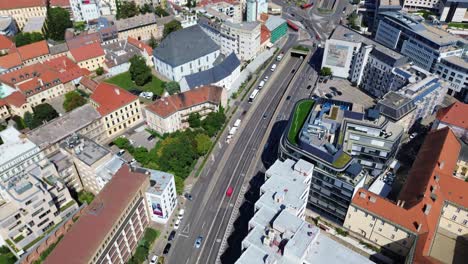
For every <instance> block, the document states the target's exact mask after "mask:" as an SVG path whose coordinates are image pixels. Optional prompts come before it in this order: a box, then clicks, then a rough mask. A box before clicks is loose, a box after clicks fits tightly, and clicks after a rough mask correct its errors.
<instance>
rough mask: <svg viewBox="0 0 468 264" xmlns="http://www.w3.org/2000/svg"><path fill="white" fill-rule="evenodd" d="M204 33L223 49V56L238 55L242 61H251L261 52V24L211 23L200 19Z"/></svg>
mask: <svg viewBox="0 0 468 264" xmlns="http://www.w3.org/2000/svg"><path fill="white" fill-rule="evenodd" d="M199 25H200V27H201V28H202V29H203V31H204V32H205V33H206V34H207V35H208V36H210V38H211V39H212V40H213V41H214V42H215V43H216V44H217V45H218V46H220V48H221V54H223V55H225V56H227V55H229V54H230V53H231V52H234V53H236V55H237V56H238V58H240V59H241V60H242V61H246V60H251V59H253V58H255V57H256V56H257V53H258V52H259V50H260V32H261V24H260V23H258V22H244V23H240V24H239V23H238V24H235V23H231V22H224V23H218V22H211V21H209V20H206V19H200V23H199Z"/></svg>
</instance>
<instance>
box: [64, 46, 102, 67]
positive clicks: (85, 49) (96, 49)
mask: <svg viewBox="0 0 468 264" xmlns="http://www.w3.org/2000/svg"><path fill="white" fill-rule="evenodd" d="M70 53H71V55H72V56H73V58H74V59H75V61H76V62H80V61H85V60H89V59H92V58H96V57H100V56H104V54H105V53H104V50H103V49H102V47H101V44H99V43H92V44H89V45H85V46H81V47H78V48H74V49H70Z"/></svg>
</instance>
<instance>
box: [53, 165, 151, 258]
mask: <svg viewBox="0 0 468 264" xmlns="http://www.w3.org/2000/svg"><path fill="white" fill-rule="evenodd" d="M148 186H149V178H148V176H147V175H145V174H143V173H138V172H134V171H131V169H130V168H129V167H128V166H127V165H125V166H123V167H122V168H121V169H120V170H119V171H118V172H117V173H116V175H115V176H114V177H113V178H112V180H111V181H110V182H109V183H108V184H107V185H106V186H105V187H104V188H103V189H102V191H101V192H100V193H99V194H98V195H97V196H96V197H95V199H94V200H93V202H92V203H91V204H90V205H89V206H88V207H87V209H85V210H86V211H85V212H84V213H83V214H82V215H81V216H80V218H78V220H77V221H76V223H75V224H74V225H73V226H72V227H71V229H70V230H69V231H68V233H67V234H66V235H64V237H63V239H62V240H61V241H60V242H59V243H58V244H57V246H56V247H55V250H53V251H52V253H51V254H50V255H49V256H48V257H47V259H46V260H45V263H47V264H55V263H57V264H58V263H67V262H80V263H91V262H95V263H120V264H123V263H126V262H127V261H128V260H129V259H130V257H131V256H132V254H133V253H134V251H135V249H136V247H137V245H138V241H139V240H140V239H141V238H142V237H143V234H144V231H145V228H146V227H147V226H148V224H149V213H148V206H147V204H146V199H145V191H146V190H147V188H148ZM97 226H98V227H99V228H96V227H97ZM83 240H85V241H86V243H83ZM78 244H79V245H80V247H77V246H76V245H78Z"/></svg>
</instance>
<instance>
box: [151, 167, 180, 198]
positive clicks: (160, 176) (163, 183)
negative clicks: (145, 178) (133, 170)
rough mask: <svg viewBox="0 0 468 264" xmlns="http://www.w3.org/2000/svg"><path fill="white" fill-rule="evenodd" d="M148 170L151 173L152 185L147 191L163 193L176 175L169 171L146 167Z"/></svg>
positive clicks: (156, 193)
mask: <svg viewBox="0 0 468 264" xmlns="http://www.w3.org/2000/svg"><path fill="white" fill-rule="evenodd" d="M146 171H148V172H149V173H150V186H149V187H148V190H147V191H146V192H147V193H151V194H154V195H162V194H163V192H164V190H166V188H167V187H168V186H169V184H171V182H172V181H173V179H174V175H172V174H170V173H168V172H164V171H159V170H150V169H146Z"/></svg>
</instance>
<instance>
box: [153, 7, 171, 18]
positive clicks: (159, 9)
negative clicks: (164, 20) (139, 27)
mask: <svg viewBox="0 0 468 264" xmlns="http://www.w3.org/2000/svg"><path fill="white" fill-rule="evenodd" d="M154 13H155V14H156V15H158V16H160V17H165V16H168V15H169V13H168V12H167V11H166V10H164V8H162V7H161V6H157V7H156V8H155V9H154Z"/></svg>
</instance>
